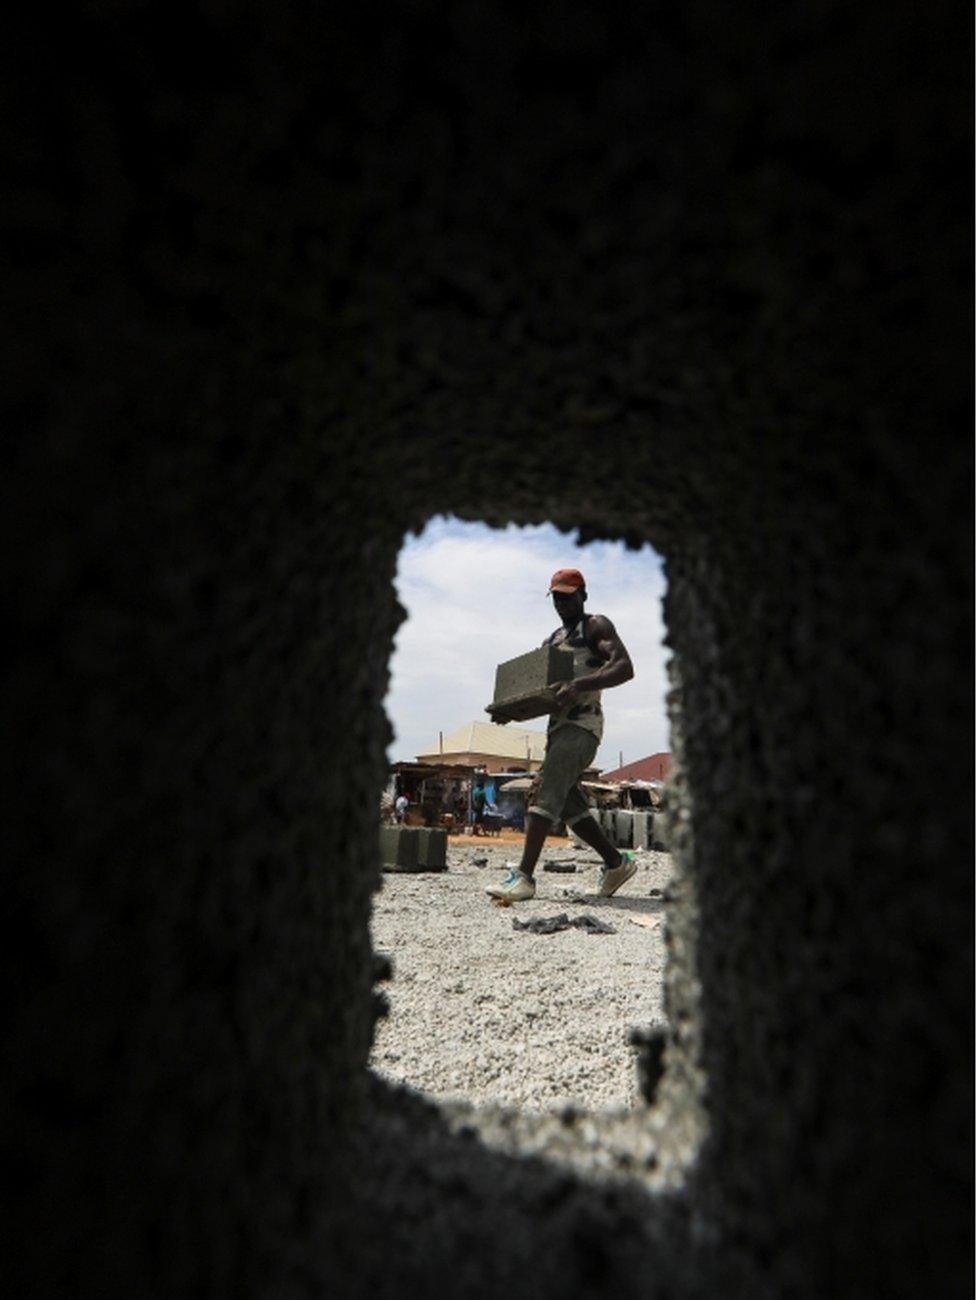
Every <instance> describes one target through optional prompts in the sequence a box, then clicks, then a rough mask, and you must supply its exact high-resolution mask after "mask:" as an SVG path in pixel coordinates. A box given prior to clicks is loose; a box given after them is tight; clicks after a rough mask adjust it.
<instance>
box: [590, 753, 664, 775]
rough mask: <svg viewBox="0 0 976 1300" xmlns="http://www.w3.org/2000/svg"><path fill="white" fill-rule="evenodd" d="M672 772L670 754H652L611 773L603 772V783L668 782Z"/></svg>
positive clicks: (616, 768)
mask: <svg viewBox="0 0 976 1300" xmlns="http://www.w3.org/2000/svg"><path fill="white" fill-rule="evenodd" d="M670 771H671V755H670V754H651V755H649V757H647V758H639V759H638V760H637V762H636V763H625V764H624V765H623V767H615V768H614V769H613V770H612V771H610V772H601V773H600V780H601V781H666V780H667V779H668V773H669V772H670Z"/></svg>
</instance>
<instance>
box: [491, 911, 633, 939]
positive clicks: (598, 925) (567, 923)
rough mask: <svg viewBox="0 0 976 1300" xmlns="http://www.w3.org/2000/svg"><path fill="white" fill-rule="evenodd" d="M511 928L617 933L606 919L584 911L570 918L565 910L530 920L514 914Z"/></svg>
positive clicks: (543, 932) (542, 931) (537, 930)
mask: <svg viewBox="0 0 976 1300" xmlns="http://www.w3.org/2000/svg"><path fill="white" fill-rule="evenodd" d="M512 929H513V930H528V931H530V933H532V934H555V933H556V932H557V931H558V930H571V929H577V930H585V931H586V932H587V934H616V933H617V931H616V930H615V929H614V927H613V926H612V925H608V924H607V923H606V921H601V920H600V919H599V917H596V916H590V915H589V913H585V912H584V914H583V915H582V916H574V917H573V918H572V920H570V918H569V916H567V914H566V913H565V912H560V913H559V914H558V915H557V916H536V917H533V918H532V920H531V921H520V920H519V919H518V917H517V916H516V917H513V918H512Z"/></svg>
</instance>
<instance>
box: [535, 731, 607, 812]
mask: <svg viewBox="0 0 976 1300" xmlns="http://www.w3.org/2000/svg"><path fill="white" fill-rule="evenodd" d="M599 747H600V740H599V737H598V736H596V735H595V734H594V733H593V732H592V731H587V730H586V729H585V728H584V727H577V726H575V725H574V724H573V723H572V722H566V723H564V724H563V725H562V726H561V727H557V728H556V729H555V731H550V733H549V735H548V737H547V739H546V756H545V758H544V760H543V763H542V767H541V769H540V771H539V775H538V777H537V778H536V781H537V785H536V790H535V794H534V798H533V800H532V802H531V803H530V804H529V812H530V813H538V815H539V816H540V817H545V818H547V819H548V820H549V821H551V822H565V823H566V826H567V827H570V826H572V825H573V824H574V822H578V821H582V820H583V818H584V817H589V816H590V815H591V812H592V810H591V808H590V805H589V803H588V802H587V798H586V795H585V794H584V793H583V791H582V790H581V789H580V785H579V779H580V777H581V776H582V775H583V773H584V772H585V771H586V769H587V768H588V767H590V766H592V763H593V760H594V758H596V751H597V750H598V749H599Z"/></svg>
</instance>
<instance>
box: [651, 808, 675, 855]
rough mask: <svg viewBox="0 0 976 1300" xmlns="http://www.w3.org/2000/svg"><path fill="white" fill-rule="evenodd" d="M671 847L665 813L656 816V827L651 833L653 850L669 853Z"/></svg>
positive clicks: (658, 813) (657, 813)
mask: <svg viewBox="0 0 976 1300" xmlns="http://www.w3.org/2000/svg"><path fill="white" fill-rule="evenodd" d="M670 847H671V837H670V836H669V834H668V823H667V818H666V817H665V815H664V813H663V812H656V813H655V814H654V827H653V830H652V832H651V848H652V849H657V850H658V851H659V852H667V851H668V850H669V849H670Z"/></svg>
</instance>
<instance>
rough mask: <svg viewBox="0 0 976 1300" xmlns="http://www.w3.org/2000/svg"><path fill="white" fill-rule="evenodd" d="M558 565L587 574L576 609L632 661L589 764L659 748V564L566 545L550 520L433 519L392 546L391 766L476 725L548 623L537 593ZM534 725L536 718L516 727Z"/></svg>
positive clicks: (664, 739)
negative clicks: (508, 669) (500, 669)
mask: <svg viewBox="0 0 976 1300" xmlns="http://www.w3.org/2000/svg"><path fill="white" fill-rule="evenodd" d="M561 568H576V569H581V570H582V572H583V574H584V575H585V577H586V583H587V591H588V593H589V599H588V601H587V610H588V612H590V613H594V614H606V615H607V617H608V618H610V619H611V620H612V621H613V623H614V624H615V625H616V628H617V631H618V632H619V634H620V636H621V639H622V640H623V642H624V645H626V647H627V649H628V650H629V651H630V655H631V658H632V659H633V661H634V668H635V676H634V679H633V680H632V681H630V682H627V683H626V684H625V685H623V686H615V687H614V688H613V689H612V690H609V691H607V692H606V693H605V695H604V697H603V704H604V714H605V719H606V721H605V729H604V738H603V744H602V745H601V747H600V751H599V753H598V755H597V760H596V761H597V764H598V765H599V766H600V767H601V768H603V769H607V768H612V767H616V766H617V762H618V755H619V753H620V752H621V751H622V752H623V756H624V762H625V763H631V762H634V760H636V759H638V758H644V757H645V756H646V755H648V754H654V753H657V752H658V751H660V750H666V749H667V748H668V725H667V719H666V716H665V705H664V697H665V692H666V689H667V677H666V671H665V664H666V662H667V651H666V650H665V649H664V646H663V645H662V644H661V643H662V640H663V636H664V627H663V623H662V617H661V598H662V596H663V595H664V588H665V580H664V574H663V571H662V562H661V559H660V557H659V556H658V555H657V554H656V553H655V552H654V551H652V550H651V548H650V547H644V548H643V549H642V550H641V551H628V550H626V549H625V547H624V546H623V544H622V543H615V542H593V543H591V544H590V545H588V546H583V547H580V546H577V545H576V542H575V540H574V538H573V537H572V536H570V535H567V534H564V533H560V532H559V531H558V530H557V529H555V528H554V527H553V526H552V525H551V524H543V525H540V526H538V527H532V528H517V527H515V526H514V525H510V526H509V527H508V528H506V529H494V528H489V527H487V525H485V524H466V523H461V522H459V521H458V520H456V519H450V518H444V517H438V518H436V519H433V520H431V521H430V523H429V524H428V525H427V527H426V528H425V529H424V531H423V533H422V534H421V535H420V536H419V537H413V536H408V537H407V539H406V540H405V542H404V544H403V547H402V549H401V551H400V559H399V564H398V569H397V579H396V585H397V594H398V596H399V599H400V602H401V604H402V605H403V606H404V608H405V609H406V610H407V611H408V617H407V619H406V621H405V622H404V623H402V624H401V626H400V629H399V631H398V633H397V637H396V648H395V650H394V654H393V658H392V661H391V664H390V672H391V680H390V688H389V692H388V694H387V697H386V711H387V714H388V715H389V718H390V721H391V722H392V724H393V730H394V733H395V740H394V742H393V744H392V745H391V746H390V749H389V750H388V756H389V758H390V759H391V760H398V759H408V758H411V759H412V758H414V757H415V756H416V755H417V754H418V753H420V751H421V750H423V749H426V748H428V746H430V745H432V744H436V743H437V733H438V731H443V732H444V733H445V735H446V734H447V733H448V732H450V731H454V730H455V729H456V728H457V727H460V726H462V725H463V724H464V723H466V722H472V721H475V720H477V721H480V722H483V721H487V717H488V715H487V714H486V713H485V711H484V709H485V705H486V704H488V703H489V702H490V700H491V697H492V691H493V689H494V683H495V668H496V666H497V665H498V664H499V663H502V662H503V661H504V660H506V659H513V658H514V657H515V656H516V655H519V654H524V653H525V652H526V651H527V650H532V649H534V648H535V647H536V646H538V645H540V644H541V643H542V641H543V640H544V639H545V637H546V636H548V634H549V633H550V632H552V631H553V630H554V629H555V628H556V627H558V626H559V619H558V618H557V617H556V615H555V612H554V610H553V608H552V603H551V601H550V600H549V599H548V597H547V595H546V592H547V590H548V586H549V577H550V575H551V574H552V573H553V572H554V571H555V570H556V569H561ZM520 725H522V726H525V727H528V728H530V729H533V730H535V729H538V730H540V731H544V730H545V719H544V718H542V719H539V720H538V721H532V722H526V723H523V724H520Z"/></svg>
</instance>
